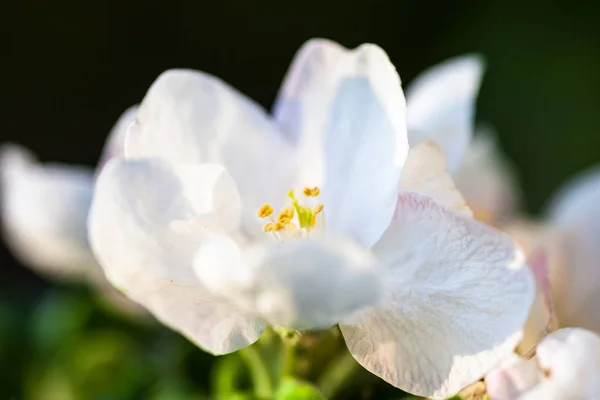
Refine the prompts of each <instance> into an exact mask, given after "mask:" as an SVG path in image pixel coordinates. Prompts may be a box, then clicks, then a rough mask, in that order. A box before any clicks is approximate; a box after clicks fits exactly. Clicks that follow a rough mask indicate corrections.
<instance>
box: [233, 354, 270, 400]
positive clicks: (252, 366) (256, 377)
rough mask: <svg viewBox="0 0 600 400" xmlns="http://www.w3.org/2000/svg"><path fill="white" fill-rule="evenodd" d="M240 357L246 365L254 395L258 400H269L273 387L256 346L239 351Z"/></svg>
mask: <svg viewBox="0 0 600 400" xmlns="http://www.w3.org/2000/svg"><path fill="white" fill-rule="evenodd" d="M240 356H241V357H242V358H243V359H244V361H245V362H246V364H247V365H248V370H249V371H250V374H251V377H252V383H253V385H254V393H255V394H256V396H257V398H259V399H270V398H271V396H272V395H273V385H272V382H271V377H270V376H269V370H268V369H267V366H266V365H265V363H264V361H263V358H262V356H261V354H260V352H259V351H258V349H257V347H256V346H250V347H246V348H245V349H243V350H241V351H240Z"/></svg>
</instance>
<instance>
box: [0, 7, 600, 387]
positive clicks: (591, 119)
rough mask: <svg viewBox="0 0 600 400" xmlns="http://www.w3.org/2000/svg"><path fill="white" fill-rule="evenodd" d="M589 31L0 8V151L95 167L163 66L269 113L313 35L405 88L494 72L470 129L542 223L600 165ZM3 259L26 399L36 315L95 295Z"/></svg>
mask: <svg viewBox="0 0 600 400" xmlns="http://www.w3.org/2000/svg"><path fill="white" fill-rule="evenodd" d="M599 24H600V3H598V2H596V3H594V2H590V1H561V0H548V1H541V0H540V1H528V2H523V1H518V2H517V1H485V0H482V1H461V2H458V1H456V2H453V1H448V2H442V1H439V2H425V1H415V0H413V1H401V0H390V1H376V0H372V1H339V0H330V1H307V0H305V1H301V2H293V1H242V0H239V1H223V2H204V1H193V0H174V1H167V0H162V1H159V0H145V1H141V0H137V1H132V0H106V1H80V0H54V1H43V0H28V1H14V0H13V1H10V0H6V1H3V2H2V4H1V5H0V37H1V38H2V39H1V41H0V43H1V47H0V51H1V59H0V101H1V102H2V104H1V107H0V140H1V141H16V142H19V143H22V144H24V145H26V146H28V147H30V148H31V149H33V150H34V151H35V152H37V153H38V154H39V155H40V157H41V158H42V159H43V160H60V161H65V162H73V163H83V164H88V165H93V164H95V162H96V160H97V158H98V156H99V152H100V149H101V146H102V144H103V141H104V138H105V135H106V133H107V132H108V130H109V129H110V128H111V126H112V124H113V122H114V121H115V120H116V118H117V117H118V116H119V114H120V113H121V112H122V111H123V110H124V109H125V108H126V107H128V106H130V105H132V104H134V103H136V102H138V101H139V100H141V98H142V97H143V95H144V93H145V90H146V89H147V88H148V86H149V85H150V84H151V83H152V81H153V80H154V78H155V77H156V76H157V75H158V74H159V73H160V72H162V71H163V70H165V69H167V68H173V67H190V68H195V69H201V70H204V71H207V72H210V73H213V74H215V75H218V76H220V77H222V78H223V79H224V80H226V81H227V82H229V83H231V84H232V85H233V86H235V87H237V88H238V89H240V90H241V91H242V92H244V93H246V94H248V95H249V96H251V97H253V98H254V99H256V100H258V101H259V102H260V103H262V104H263V105H264V106H266V107H270V105H271V103H272V102H273V99H274V96H275V94H276V91H277V89H278V86H279V83H280V81H281V79H282V77H283V75H284V73H285V71H286V68H287V66H288V64H289V62H290V61H291V58H292V56H293V54H294V52H295V51H296V49H297V48H298V47H299V46H300V45H301V44H302V43H303V42H304V41H305V40H307V39H309V38H311V37H326V38H330V39H333V40H336V41H338V42H340V43H342V44H343V45H345V46H348V47H354V46H356V45H359V44H360V43H363V42H373V43H376V44H379V45H380V46H382V47H383V48H384V49H385V50H386V51H387V52H388V54H389V55H390V58H391V59H392V61H393V63H394V64H395V65H396V68H397V69H398V71H399V73H400V75H401V78H402V79H403V82H405V83H407V82H410V80H411V79H412V78H413V77H414V76H415V75H416V74H417V73H418V72H419V71H421V70H423V69H425V68H426V67H428V66H431V65H433V64H435V63H437V62H440V61H442V60H444V59H445V58H448V57H451V56H455V55H460V54H462V53H464V52H473V51H475V52H480V53H481V54H483V55H484V56H485V58H486V59H487V62H488V70H487V72H486V75H485V78H484V81H483V87H482V91H481V95H480V98H479V101H478V112H477V117H478V120H479V121H486V122H489V123H490V124H492V125H493V126H494V127H495V128H496V129H497V132H498V136H499V139H500V142H501V145H502V147H503V148H504V150H505V151H506V153H507V154H508V155H509V156H510V158H512V159H513V160H514V162H515V163H516V165H517V167H518V169H519V171H520V173H521V182H522V186H523V190H524V192H525V196H526V197H525V206H526V208H527V210H528V211H530V212H537V211H539V210H540V209H541V207H542V206H543V204H544V203H545V201H546V200H547V198H548V196H549V195H550V194H551V193H552V191H553V190H554V189H555V188H557V186H558V185H560V184H561V183H562V182H564V181H565V180H566V179H568V178H569V177H570V176H571V175H572V174H573V173H575V172H577V171H579V170H582V169H584V168H585V167H587V166H590V165H593V164H594V163H596V162H598V161H600V135H598V127H599V126H600V112H598V107H599V105H600V74H598V70H599V66H600V29H599ZM0 262H1V267H0V317H1V318H0V369H1V370H0V388H2V390H4V391H8V392H9V393H11V394H12V395H14V396H15V397H14V398H21V397H22V395H23V394H22V392H21V391H22V389H23V387H26V386H27V384H26V383H24V382H25V380H26V379H30V378H26V376H29V375H28V374H30V372H29V370H30V367H31V364H32V363H34V364H35V360H36V358H35V357H42V355H41V354H42V353H43V352H42V351H41V350H39V349H38V347H36V346H39V343H38V344H36V343H37V342H36V341H35V340H34V339H35V337H36V335H37V336H40V335H41V336H42V337H46V336H47V335H45V334H40V333H39V332H37V331H36V329H41V328H34V327H33V326H34V325H32V320H33V319H34V318H35V317H34V316H35V315H36V314H35V313H34V310H35V309H36V307H47V306H48V305H47V304H50V303H51V301H50V300H48V299H47V298H48V295H51V298H52V299H56V298H57V297H58V298H59V299H64V296H73V297H68V298H67V300H60V301H58V303H60V302H61V301H62V302H65V303H66V304H69V306H66V309H67V310H68V312H69V313H71V311H70V310H71V309H72V308H76V307H78V306H77V305H78V304H83V306H81V307H84V308H85V307H89V306H90V302H89V294H87V292H85V290H83V289H81V288H68V289H67V288H60V289H58V288H57V287H55V286H53V285H51V284H49V283H48V282H46V281H45V280H42V279H40V278H37V277H36V276H35V275H34V274H33V273H31V272H29V270H26V269H24V268H22V267H20V266H19V265H18V264H17V263H16V262H15V261H14V259H13V258H12V257H11V256H10V254H9V253H8V251H7V250H6V249H5V248H4V247H2V249H1V251H0ZM52 301H57V300H52ZM49 302H50V303H49ZM58 308H60V307H58ZM61 312H62V311H61ZM90 313H91V314H92V317H91V319H89V320H88V318H87V317H85V318H84V319H85V321H86V322H85V323H84V324H83V325H84V326H85V330H86V332H87V333H86V335H87V334H89V335H92V334H94V332H97V331H98V330H103V329H104V330H106V329H114V328H119V329H120V328H121V325H120V324H124V325H123V326H126V327H127V332H130V333H131V336H130V337H128V339H127V340H130V339H131V340H134V341H135V342H136V343H137V344H138V345H140V346H142V347H144V348H145V347H147V346H150V345H148V344H147V343H152V346H154V345H156V343H158V342H160V343H162V342H161V340H163V339H162V338H163V337H164V336H166V337H169V338H170V339H168V340H167V342H168V343H171V342H170V341H172V340H173V338H174V337H175V336H174V335H170V334H169V333H168V332H166V330H159V331H156V330H152V329H148V328H139V327H136V326H132V325H130V324H128V323H126V322H124V321H118V320H115V319H113V318H111V317H107V316H106V315H105V314H104V313H102V312H101V311H99V310H97V309H92V311H90ZM38 314H39V313H38ZM42 314H44V315H51V314H49V313H42ZM72 314H73V315H75V313H74V312H73V313H72ZM69 315H71V314H69ZM82 318H83V317H82ZM59 320H60V318H56V319H55V320H54V325H56V326H60V324H59V323H58V322H56V321H59ZM49 326H50V328H52V329H58V328H56V326H53V324H52V323H50V324H49ZM50 328H48V329H50ZM44 329H46V328H44ZM78 329H79V328H78ZM36 332H37V333H36ZM56 335H58V337H59V338H60V337H61V335H62V333H60V332H59V333H58V334H56ZM65 335H66V334H65ZM176 342H177V341H176ZM58 343H60V341H58ZM181 343H183V344H181ZM181 343H180V345H181V346H184V347H185V346H186V345H185V343H184V342H183V341H181ZM45 345H46V344H43V346H45ZM167 346H170V344H169V345H167ZM126 347H128V348H129V347H131V346H126ZM134 347H135V346H134ZM186 349H187V350H190V349H189V348H186ZM145 350H147V349H146V348H145ZM187 350H186V351H187ZM152 351H155V349H154V350H151V351H149V350H148V351H146V353H150V352H152ZM142 353H143V352H142ZM168 353H169V352H168ZM196 353H198V352H196ZM136 354H137V353H136ZM152 354H156V353H152ZM43 357H45V356H43ZM125 358H126V359H127V360H129V361H128V362H132V359H133V362H134V364H135V363H136V362H137V363H138V364H141V365H143V364H144V363H143V362H142V363H140V360H139V359H136V356H132V357H125ZM160 359H162V358H160V357H159V360H160ZM190 360H191V361H190ZM190 360H188V361H189V362H190V363H192V365H195V364H194V363H196V362H197V363H199V364H198V365H199V366H198V367H193V368H192V367H190V368H189V370H186V371H187V372H186V373H185V374H184V375H185V376H190V374H194V373H196V374H197V375H198V376H200V377H201V376H204V378H200V377H197V379H195V381H196V382H199V383H200V384H201V385H204V383H205V382H206V379H205V375H206V374H205V373H204V372H202V371H203V369H205V368H206V365H207V363H209V362H211V361H210V358H208V357H204V356H202V355H199V356H197V355H194V356H192V357H191V358H190ZM186 362H187V361H186ZM157 364H158V365H160V364H161V362H160V361H159V362H158V363H157ZM135 368H137V367H135ZM135 368H134V367H131V369H133V370H135ZM140 368H141V367H140ZM126 370H129V369H128V368H126ZM199 370H200V372H198V371H199ZM190 371H192V372H190ZM194 371H195V372H194ZM186 374H187V375H186ZM131 379H133V378H131ZM140 379H142V380H143V379H144V378H140ZM146 379H147V378H146ZM203 379H204V380H203ZM203 382H204V383H203ZM142 386H143V385H142ZM4 388H7V389H4ZM114 393H117V392H114ZM90 396H92V395H90ZM0 397H1V398H5V396H4V395H3V394H2V393H0ZM6 398H10V396H8V395H7V397H6ZM90 398H100V397H90ZM105 398H113V397H110V396H109V397H105Z"/></svg>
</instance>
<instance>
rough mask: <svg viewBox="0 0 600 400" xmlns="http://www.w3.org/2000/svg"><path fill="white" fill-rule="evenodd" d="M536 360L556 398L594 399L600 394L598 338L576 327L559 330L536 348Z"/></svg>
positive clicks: (599, 340) (599, 338)
mask: <svg viewBox="0 0 600 400" xmlns="http://www.w3.org/2000/svg"><path fill="white" fill-rule="evenodd" d="M537 360H538V363H539V365H540V367H541V368H542V369H543V370H545V371H547V373H548V375H549V376H548V378H547V379H546V384H549V383H550V384H552V386H553V389H554V390H553V391H554V392H555V394H557V395H558V394H559V393H560V392H562V396H556V398H557V399H558V398H561V399H564V398H573V399H593V398H596V397H597V396H598V394H599V393H600V337H599V336H598V335H596V334H594V333H592V332H590V331H587V330H585V329H578V328H565V329H560V330H558V331H556V332H554V333H552V334H551V335H549V336H548V337H546V338H545V339H544V340H543V341H542V342H541V343H540V344H539V345H538V347H537Z"/></svg>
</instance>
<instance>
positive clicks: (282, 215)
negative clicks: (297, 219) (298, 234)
mask: <svg viewBox="0 0 600 400" xmlns="http://www.w3.org/2000/svg"><path fill="white" fill-rule="evenodd" d="M294 214H295V212H294V207H286V208H284V209H282V210H281V211H280V212H279V216H278V217H277V221H278V222H280V223H282V224H284V225H285V224H287V223H289V222H290V221H291V220H292V218H294Z"/></svg>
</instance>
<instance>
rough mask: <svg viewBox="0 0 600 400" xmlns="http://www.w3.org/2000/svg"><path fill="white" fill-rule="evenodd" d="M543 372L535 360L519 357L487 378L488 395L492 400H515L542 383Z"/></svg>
mask: <svg viewBox="0 0 600 400" xmlns="http://www.w3.org/2000/svg"><path fill="white" fill-rule="evenodd" d="M541 379H542V372H541V371H540V370H539V368H538V365H537V364H536V363H535V361H533V360H526V359H523V358H519V357H517V356H514V357H511V360H510V362H508V363H506V364H503V365H501V366H499V367H497V368H494V370H492V371H491V372H490V373H489V374H487V375H486V377H485V385H486V389H487V394H488V396H490V398H491V399H492V400H515V399H517V398H519V396H520V395H521V394H523V393H524V392H526V391H527V390H530V389H532V388H533V387H535V386H536V385H537V384H539V383H540V381H541Z"/></svg>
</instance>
